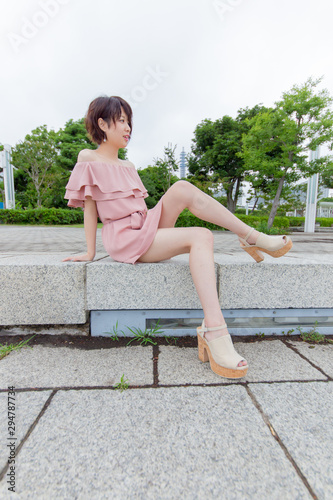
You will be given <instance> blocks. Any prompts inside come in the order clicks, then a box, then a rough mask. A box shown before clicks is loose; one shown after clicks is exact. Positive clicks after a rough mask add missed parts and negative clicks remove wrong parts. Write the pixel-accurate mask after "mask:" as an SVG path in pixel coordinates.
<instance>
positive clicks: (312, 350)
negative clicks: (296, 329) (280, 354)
mask: <svg viewBox="0 0 333 500" xmlns="http://www.w3.org/2000/svg"><path fill="white" fill-rule="evenodd" d="M289 343H290V344H291V345H293V346H294V347H295V348H296V349H297V351H298V352H300V353H301V354H303V356H305V357H306V358H307V359H309V360H310V361H312V363H314V364H315V365H316V366H319V368H321V369H322V370H323V371H324V372H325V373H327V375H328V376H329V377H332V378H333V344H331V345H319V344H315V345H314V344H308V343H307V342H292V341H290V342H289Z"/></svg>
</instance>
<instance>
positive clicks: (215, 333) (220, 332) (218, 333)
mask: <svg viewBox="0 0 333 500" xmlns="http://www.w3.org/2000/svg"><path fill="white" fill-rule="evenodd" d="M223 321H224V320H223ZM223 321H222V322H223ZM220 324H221V322H220V323H218V324H216V325H213V324H208V325H206V326H207V328H211V327H214V326H218V325H220ZM224 335H229V332H228V328H227V326H226V327H225V328H223V329H222V330H213V331H212V332H206V333H205V335H204V337H205V339H206V340H207V342H211V341H212V340H215V339H217V338H218V337H223V336H224ZM246 365H247V362H246V361H245V360H242V361H240V362H239V363H238V365H237V366H246Z"/></svg>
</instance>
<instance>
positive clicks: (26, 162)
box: [12, 125, 62, 207]
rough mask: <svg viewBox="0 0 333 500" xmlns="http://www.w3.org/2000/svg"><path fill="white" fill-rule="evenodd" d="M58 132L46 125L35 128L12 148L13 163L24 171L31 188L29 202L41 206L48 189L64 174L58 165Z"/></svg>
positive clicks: (28, 185)
mask: <svg viewBox="0 0 333 500" xmlns="http://www.w3.org/2000/svg"><path fill="white" fill-rule="evenodd" d="M56 159H57V149H56V133H55V132H54V131H53V130H50V131H48V130H47V126H46V125H42V126H41V127H38V128H36V129H34V130H33V131H32V132H31V134H28V135H26V136H25V139H24V141H23V142H20V143H19V144H17V145H16V146H15V147H14V148H13V150H12V163H13V165H14V166H15V167H16V168H18V169H19V170H21V171H22V172H24V174H25V176H26V179H27V180H28V183H27V186H26V187H27V188H30V200H29V203H30V204H31V205H32V206H36V205H37V207H41V206H42V205H43V202H44V200H45V199H46V197H47V194H48V190H49V189H50V188H51V187H52V185H53V184H54V183H55V182H56V180H57V178H59V176H61V175H62V173H61V171H59V168H57V166H56Z"/></svg>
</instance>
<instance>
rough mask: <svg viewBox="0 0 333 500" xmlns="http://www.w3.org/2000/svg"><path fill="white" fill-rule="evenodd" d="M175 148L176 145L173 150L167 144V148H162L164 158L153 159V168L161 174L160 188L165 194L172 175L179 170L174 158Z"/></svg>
mask: <svg viewBox="0 0 333 500" xmlns="http://www.w3.org/2000/svg"><path fill="white" fill-rule="evenodd" d="M176 148H177V145H176V146H175V147H174V148H173V147H172V144H168V146H167V147H165V148H164V158H163V159H162V158H156V159H154V162H155V164H154V166H155V167H157V168H158V169H159V170H160V173H161V179H162V188H163V191H164V193H166V192H167V190H168V189H169V187H170V186H171V185H172V184H173V182H172V178H173V174H174V172H177V170H178V169H179V165H178V162H177V160H176V158H175V151H176ZM177 180H178V177H177ZM164 193H163V194H164Z"/></svg>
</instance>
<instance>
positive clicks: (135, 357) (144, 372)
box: [0, 346, 154, 389]
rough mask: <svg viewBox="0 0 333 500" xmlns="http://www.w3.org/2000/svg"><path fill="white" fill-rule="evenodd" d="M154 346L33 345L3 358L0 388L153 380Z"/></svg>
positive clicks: (103, 384)
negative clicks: (122, 380)
mask: <svg viewBox="0 0 333 500" xmlns="http://www.w3.org/2000/svg"><path fill="white" fill-rule="evenodd" d="M152 358H153V355H152V348H151V347H141V346H133V347H119V348H114V349H96V350H88V351H86V350H81V349H70V348H68V347H57V348H54V347H53V348H52V347H43V346H34V347H33V348H32V349H29V348H25V349H22V350H20V351H14V352H11V353H10V354H9V355H8V356H6V357H5V358H3V359H2V360H0V388H1V389H6V388H7V386H8V385H15V387H16V388H30V387H46V388H48V387H87V386H93V387H94V386H113V385H114V384H115V383H119V382H120V378H121V376H122V375H123V374H124V375H125V378H126V379H128V383H129V384H130V385H146V384H152V383H153V380H154V378H153V361H152Z"/></svg>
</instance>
